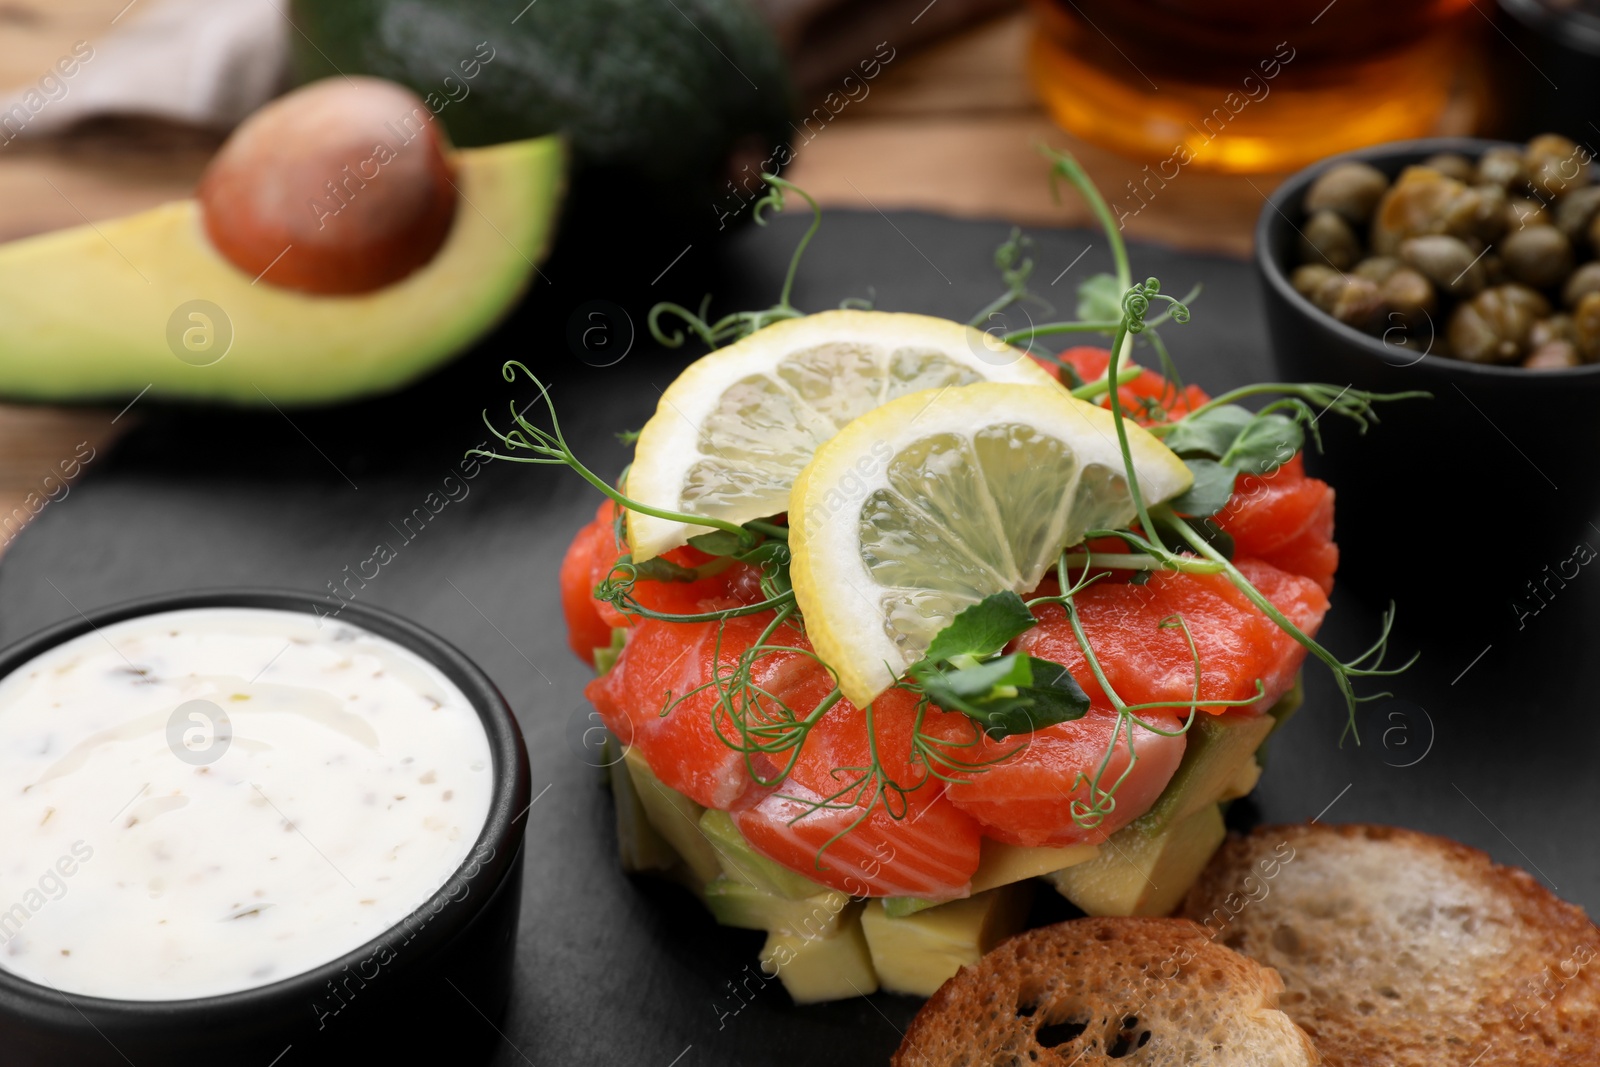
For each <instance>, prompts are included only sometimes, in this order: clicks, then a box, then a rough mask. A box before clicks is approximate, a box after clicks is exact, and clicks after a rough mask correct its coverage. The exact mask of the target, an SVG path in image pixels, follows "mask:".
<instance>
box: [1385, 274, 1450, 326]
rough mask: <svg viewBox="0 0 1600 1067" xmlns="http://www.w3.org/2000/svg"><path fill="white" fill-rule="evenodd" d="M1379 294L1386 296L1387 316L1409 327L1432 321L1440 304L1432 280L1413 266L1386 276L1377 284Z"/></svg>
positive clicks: (1387, 318) (1389, 319) (1386, 317)
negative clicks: (1434, 312)
mask: <svg viewBox="0 0 1600 1067" xmlns="http://www.w3.org/2000/svg"><path fill="white" fill-rule="evenodd" d="M1378 295H1379V296H1380V297H1381V298H1382V299H1383V308H1384V311H1385V319H1386V320H1387V321H1398V322H1400V323H1401V324H1403V325H1405V326H1410V327H1416V326H1420V325H1422V324H1423V323H1424V322H1429V321H1432V316H1433V311H1434V308H1435V307H1437V306H1438V301H1437V300H1436V299H1435V298H1434V295H1433V284H1432V283H1431V282H1429V281H1428V279H1427V278H1424V277H1423V276H1422V275H1421V274H1419V273H1417V272H1416V271H1414V270H1412V269H1411V268H1410V267H1401V268H1400V269H1399V270H1397V271H1395V272H1394V273H1393V274H1391V275H1389V277H1387V278H1385V279H1384V280H1383V283H1382V284H1381V285H1379V286H1378ZM1396 316H1398V319H1396Z"/></svg>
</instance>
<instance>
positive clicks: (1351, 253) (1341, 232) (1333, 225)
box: [1300, 211, 1361, 270]
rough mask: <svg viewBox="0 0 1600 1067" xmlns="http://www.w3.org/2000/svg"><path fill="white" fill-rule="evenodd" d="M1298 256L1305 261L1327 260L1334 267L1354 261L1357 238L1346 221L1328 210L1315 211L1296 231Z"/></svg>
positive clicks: (1358, 247)
mask: <svg viewBox="0 0 1600 1067" xmlns="http://www.w3.org/2000/svg"><path fill="white" fill-rule="evenodd" d="M1300 258H1301V259H1302V260H1304V261H1305V262H1307V263H1327V264H1328V265H1329V266H1331V267H1333V268H1334V269H1335V270H1345V269H1347V268H1349V267H1353V266H1355V265H1356V260H1358V259H1360V258H1361V241H1360V240H1359V239H1357V237H1356V235H1355V231H1354V230H1352V229H1350V224H1349V223H1348V222H1346V221H1344V219H1343V218H1341V217H1340V216H1339V215H1337V214H1335V213H1334V212H1332V211H1318V212H1316V213H1315V214H1313V215H1312V216H1311V217H1310V218H1309V219H1307V220H1306V224H1305V228H1304V229H1303V230H1301V231H1300Z"/></svg>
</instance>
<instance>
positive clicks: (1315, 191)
mask: <svg viewBox="0 0 1600 1067" xmlns="http://www.w3.org/2000/svg"><path fill="white" fill-rule="evenodd" d="M1388 188H1389V179H1388V177H1386V176H1385V175H1384V173H1383V171H1381V170H1379V169H1378V168H1377V167H1373V166H1369V165H1368V164H1366V163H1340V164H1338V165H1337V166H1333V167H1329V168H1328V169H1327V170H1325V171H1323V172H1322V174H1321V175H1320V176H1319V177H1318V178H1317V180H1316V181H1314V182H1312V183H1311V188H1309V189H1307V190H1306V201H1305V209H1306V211H1307V212H1308V213H1315V212H1318V211H1333V212H1337V213H1338V215H1339V216H1340V217H1341V218H1343V219H1344V220H1345V221H1346V222H1348V223H1350V225H1352V226H1365V225H1366V224H1367V222H1368V221H1370V220H1371V218H1372V212H1373V210H1374V209H1376V208H1377V206H1378V200H1379V199H1380V198H1382V196H1383V193H1384V190H1386V189H1388Z"/></svg>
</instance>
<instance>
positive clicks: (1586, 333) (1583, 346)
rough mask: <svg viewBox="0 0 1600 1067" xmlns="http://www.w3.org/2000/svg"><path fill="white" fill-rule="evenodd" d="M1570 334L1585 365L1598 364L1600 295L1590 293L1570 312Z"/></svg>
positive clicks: (1599, 356)
mask: <svg viewBox="0 0 1600 1067" xmlns="http://www.w3.org/2000/svg"><path fill="white" fill-rule="evenodd" d="M1572 332H1573V335H1574V336H1575V337H1576V338H1577V339H1578V354H1579V355H1580V356H1582V357H1583V361H1584V362H1585V363H1595V362H1600V293H1590V294H1589V295H1588V296H1586V297H1584V298H1583V299H1582V300H1580V301H1578V306H1577V307H1575V308H1573V310H1572Z"/></svg>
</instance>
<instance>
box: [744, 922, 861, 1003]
mask: <svg viewBox="0 0 1600 1067" xmlns="http://www.w3.org/2000/svg"><path fill="white" fill-rule="evenodd" d="M761 969H762V970H763V971H765V972H766V973H767V974H772V975H777V977H778V979H779V980H780V981H782V982H783V988H785V989H787V990H788V991H789V995H790V996H791V997H793V998H794V1002H795V1003H796V1004H816V1003H818V1002H819V1001H824V1000H847V999H849V998H851V997H859V996H865V995H866V994H868V993H875V992H877V991H878V972H877V971H875V970H874V969H873V967H872V953H871V952H870V951H869V950H868V948H867V939H866V937H865V936H864V935H863V934H862V932H861V908H860V905H852V906H851V907H849V908H847V909H845V911H844V912H842V913H841V914H840V916H839V928H838V930H837V931H836V932H835V933H834V935H833V936H832V937H805V936H803V935H800V934H768V935H767V943H766V945H765V946H764V947H763V948H762V949H761Z"/></svg>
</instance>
